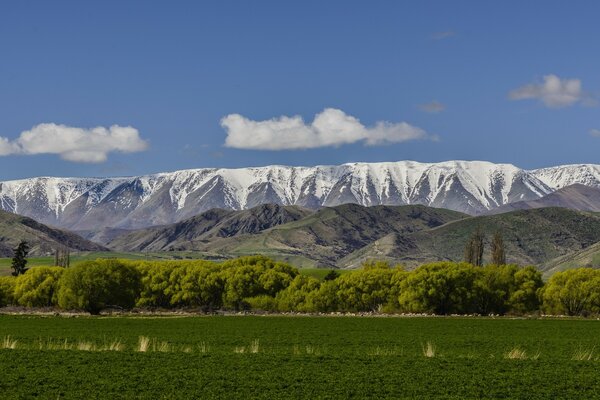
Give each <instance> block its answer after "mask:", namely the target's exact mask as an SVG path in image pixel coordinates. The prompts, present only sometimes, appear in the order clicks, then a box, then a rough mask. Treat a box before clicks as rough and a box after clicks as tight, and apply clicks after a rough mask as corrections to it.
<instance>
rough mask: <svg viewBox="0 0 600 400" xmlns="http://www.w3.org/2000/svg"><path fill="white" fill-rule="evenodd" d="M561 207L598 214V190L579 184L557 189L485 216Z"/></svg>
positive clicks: (599, 202) (599, 205)
mask: <svg viewBox="0 0 600 400" xmlns="http://www.w3.org/2000/svg"><path fill="white" fill-rule="evenodd" d="M543 207H562V208H568V209H571V210H579V211H594V212H600V188H597V187H590V186H585V185H582V184H580V183H576V184H574V185H570V186H567V187H564V188H562V189H558V190H557V191H556V192H552V193H550V194H548V195H546V196H544V197H542V198H539V199H537V200H529V201H517V202H515V203H509V204H505V205H503V206H500V207H498V208H494V209H493V210H491V211H488V212H487V213H486V214H501V213H505V212H509V211H514V210H529V209H532V208H543Z"/></svg>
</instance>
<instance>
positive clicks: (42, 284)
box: [14, 267, 65, 307]
mask: <svg viewBox="0 0 600 400" xmlns="http://www.w3.org/2000/svg"><path fill="white" fill-rule="evenodd" d="M64 270H65V269H64V268H61V267H35V268H31V269H29V270H28V271H27V272H26V273H25V274H23V275H19V276H18V277H17V278H16V282H15V289H14V300H15V302H17V303H18V304H20V305H22V306H25V307H50V306H53V305H56V303H57V291H58V284H59V280H60V277H61V275H62V273H63V271H64Z"/></svg>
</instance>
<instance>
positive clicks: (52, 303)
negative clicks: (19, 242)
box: [0, 256, 600, 315]
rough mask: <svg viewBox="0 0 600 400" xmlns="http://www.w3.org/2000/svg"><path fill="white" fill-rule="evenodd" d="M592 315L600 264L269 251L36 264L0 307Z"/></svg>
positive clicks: (6, 284) (10, 286) (4, 289)
mask: <svg viewBox="0 0 600 400" xmlns="http://www.w3.org/2000/svg"><path fill="white" fill-rule="evenodd" d="M6 305H18V306H24V307H57V308H60V309H63V310H85V311H87V312H90V313H92V314H97V313H99V312H100V311H101V310H103V309H105V308H118V309H126V310H128V309H132V308H134V307H139V308H147V309H178V308H193V309H201V310H204V311H215V310H263V311H276V312H369V311H375V312H387V313H395V312H403V313H433V314H441V315H447V314H481V315H489V314H501V315H502V314H530V313H538V312H542V313H549V314H567V315H587V314H597V313H600V271H597V270H593V269H589V268H580V269H573V270H568V271H564V272H558V273H556V274H555V275H553V276H552V278H551V279H550V280H549V281H548V282H547V283H545V284H544V282H543V281H542V277H541V274H540V272H539V271H537V270H536V269H535V268H534V267H518V266H516V265H486V266H483V267H478V266H474V265H472V264H469V263H454V262H435V263H430V264H425V265H422V266H420V267H418V268H416V269H415V270H412V271H406V270H405V269H403V268H402V267H399V266H396V267H390V266H389V265H388V264H387V263H385V262H368V263H366V264H364V265H363V268H361V269H359V270H355V271H351V272H347V273H344V274H341V275H339V274H335V273H331V274H328V276H327V279H324V280H319V279H317V278H314V277H311V276H307V275H303V274H300V271H299V270H298V269H296V268H294V267H292V266H291V265H289V264H286V263H281V262H275V261H273V260H271V259H269V258H266V257H263V256H251V257H241V258H237V259H233V260H228V261H225V262H222V263H216V262H211V261H202V260H184V261H136V260H120V259H99V260H96V261H86V262H82V263H79V264H77V265H75V266H73V267H70V268H63V267H33V268H30V269H28V270H27V271H26V272H25V273H24V274H21V275H19V276H17V277H12V276H4V277H0V306H6Z"/></svg>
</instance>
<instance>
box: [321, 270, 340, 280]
mask: <svg viewBox="0 0 600 400" xmlns="http://www.w3.org/2000/svg"><path fill="white" fill-rule="evenodd" d="M339 276H340V273H339V272H337V271H336V270H335V269H330V270H329V272H327V274H326V275H325V276H324V277H323V280H324V281H333V280H335V279H337V278H338V277H339Z"/></svg>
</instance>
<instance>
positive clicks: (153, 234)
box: [108, 204, 468, 266]
mask: <svg viewBox="0 0 600 400" xmlns="http://www.w3.org/2000/svg"><path fill="white" fill-rule="evenodd" d="M215 212H216V211H215ZM209 213H210V214H212V213H213V212H209ZM234 215H240V214H234ZM241 215H244V214H241ZM467 217H468V216H467V215H465V214H461V213H459V212H456V211H450V210H444V209H435V208H430V207H425V206H374V207H363V206H359V205H356V204H345V205H341V206H337V207H328V208H323V209H321V210H319V211H317V212H315V213H311V214H310V215H308V216H306V217H304V218H301V219H298V220H296V221H293V222H289V223H286V224H282V225H277V226H273V227H270V228H269V229H265V230H262V231H257V232H251V233H248V232H245V234H242V235H237V234H234V235H229V236H228V237H225V236H221V237H218V236H215V235H214V231H213V234H212V240H205V241H201V240H196V241H188V240H185V239H180V238H179V237H178V236H177V235H176V236H172V237H171V242H170V243H165V242H164V241H163V240H162V239H164V238H165V237H168V233H170V232H176V231H178V230H179V231H182V230H184V229H183V228H184V227H186V229H187V230H190V226H191V223H193V222H196V223H200V224H201V228H200V229H191V230H192V231H202V230H203V229H204V228H205V226H204V225H203V224H202V223H201V222H203V220H204V217H202V215H201V216H199V217H198V218H197V219H191V220H188V221H185V222H182V223H179V224H174V225H171V226H168V227H160V228H150V229H145V230H141V231H138V232H136V233H131V234H127V235H124V236H120V237H117V238H116V239H115V240H114V241H113V242H111V243H109V244H108V246H109V247H111V248H113V249H115V250H119V251H159V250H165V249H171V248H172V249H173V250H179V251H181V250H197V251H206V252H208V253H211V254H227V255H230V256H233V255H245V254H257V253H260V254H266V255H271V256H275V257H277V258H280V259H285V260H289V261H294V262H296V263H298V262H299V263H301V264H302V265H311V266H312V265H318V266H334V265H336V262H337V260H339V259H340V258H342V257H344V256H345V255H347V254H349V253H351V252H353V251H354V250H356V249H358V248H361V247H363V246H365V245H367V244H369V243H371V242H373V241H375V240H377V239H379V238H381V237H383V236H385V235H387V234H388V233H390V232H397V233H402V234H409V233H414V232H417V231H421V230H426V229H430V228H432V227H436V226H440V225H443V224H445V223H447V222H449V221H454V220H457V219H462V218H467ZM228 222H229V223H231V222H234V224H237V221H236V220H235V219H234V220H229V221H228ZM228 229H230V228H228ZM157 236H158V237H160V238H161V240H158V241H157V240H156V238H157ZM183 236H184V237H185V235H183ZM203 237H204V238H205V239H209V237H210V236H207V235H206V236H203ZM176 244H177V245H176ZM307 261H308V263H307Z"/></svg>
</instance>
